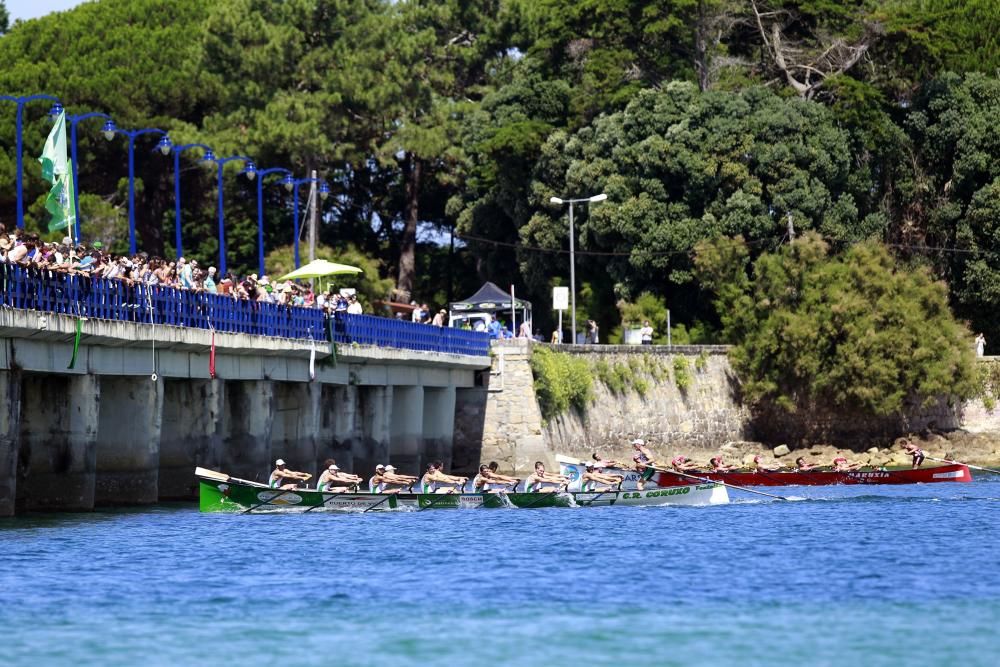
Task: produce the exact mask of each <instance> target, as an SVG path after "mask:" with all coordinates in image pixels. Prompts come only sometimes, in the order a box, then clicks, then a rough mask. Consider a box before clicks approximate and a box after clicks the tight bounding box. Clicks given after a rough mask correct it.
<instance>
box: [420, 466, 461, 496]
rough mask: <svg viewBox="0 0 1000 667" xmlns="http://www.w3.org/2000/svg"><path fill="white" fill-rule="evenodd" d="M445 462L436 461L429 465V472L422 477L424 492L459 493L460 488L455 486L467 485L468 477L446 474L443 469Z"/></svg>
mask: <svg viewBox="0 0 1000 667" xmlns="http://www.w3.org/2000/svg"><path fill="white" fill-rule="evenodd" d="M443 467H444V464H443V463H442V462H441V461H434V462H433V463H429V464H428V465H427V472H425V473H424V476H423V477H422V478H421V479H420V483H421V487H422V488H423V493H458V492H460V489H457V488H455V487H461V486H465V483H466V482H467V481H469V478H468V477H457V476H453V475H446V474H444V473H443V472H442V471H441V469H442V468H443Z"/></svg>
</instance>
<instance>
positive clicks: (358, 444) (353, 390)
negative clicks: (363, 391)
mask: <svg viewBox="0 0 1000 667" xmlns="http://www.w3.org/2000/svg"><path fill="white" fill-rule="evenodd" d="M322 391H323V393H322V397H321V398H320V431H319V443H318V445H317V452H316V454H317V459H318V460H319V461H320V462H322V461H324V460H326V459H328V458H332V459H335V460H336V461H337V465H339V466H340V467H341V468H344V469H345V470H353V469H354V465H355V464H354V452H355V448H357V451H358V455H359V456H361V455H363V454H364V450H363V448H362V447H363V445H362V437H361V419H360V417H359V415H358V405H359V403H358V388H357V386H355V385H343V386H337V385H325V386H324V387H323V390H322ZM317 472H318V473H319V472H322V470H317Z"/></svg>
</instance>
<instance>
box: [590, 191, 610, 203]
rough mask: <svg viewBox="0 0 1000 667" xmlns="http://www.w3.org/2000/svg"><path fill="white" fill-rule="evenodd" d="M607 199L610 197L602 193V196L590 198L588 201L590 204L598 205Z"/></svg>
mask: <svg viewBox="0 0 1000 667" xmlns="http://www.w3.org/2000/svg"><path fill="white" fill-rule="evenodd" d="M607 198H608V195H606V194H605V193H603V192H602V193H601V194H599V195H594V196H593V197H591V198H590V199H588V200H587V201H589V202H591V203H595V204H596V203H597V202H599V201H604V200H605V199H607Z"/></svg>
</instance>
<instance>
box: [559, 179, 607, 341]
mask: <svg viewBox="0 0 1000 667" xmlns="http://www.w3.org/2000/svg"><path fill="white" fill-rule="evenodd" d="M607 198H608V196H607V195H606V194H604V193H603V192H602V193H601V194H599V195H594V196H593V197H581V198H579V199H561V198H559V197H552V198H551V199H549V201H550V202H551V203H553V204H558V205H559V206H562V205H563V204H569V294H570V299H571V304H570V308H571V311H570V313H571V315H570V320H571V325H570V326H572V327H573V334H572V336H570V339H569V342H570V344H576V248H575V244H576V239H575V236H576V233H575V232H574V230H573V204H580V203H583V202H589V203H591V204H596V203H597V202H599V201H604V200H605V199H607Z"/></svg>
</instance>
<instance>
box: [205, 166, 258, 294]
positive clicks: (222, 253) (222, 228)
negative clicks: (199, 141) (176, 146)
mask: <svg viewBox="0 0 1000 667" xmlns="http://www.w3.org/2000/svg"><path fill="white" fill-rule="evenodd" d="M210 157H211V161H212V162H215V164H217V165H218V166H219V185H218V189H219V275H220V276H224V275H226V211H225V199H224V197H223V194H222V168H223V167H225V166H226V163H227V162H234V161H237V160H238V161H240V162H243V163H245V164H246V166H245V167H244V168H243V171H241V172H240V173H241V174H246V175H247V178H249V179H250V180H253V178H254V177H255V176H256V175H257V167H256V166H254V163H253V160H251V159H250V158H248V157H247V156H246V155H231V156H229V157H222V158H217V157H215V156H214V155H211V152H209V153H206V154H205V157H204V158H202V159H203V160H205V161H209V158H210Z"/></svg>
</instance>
